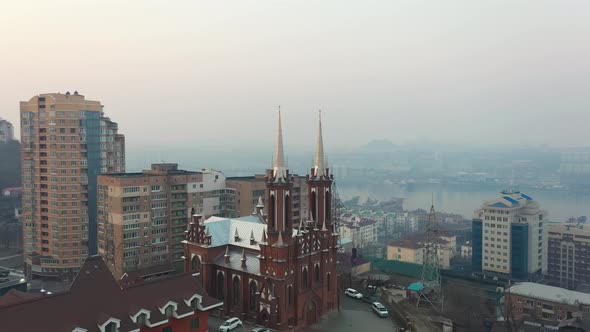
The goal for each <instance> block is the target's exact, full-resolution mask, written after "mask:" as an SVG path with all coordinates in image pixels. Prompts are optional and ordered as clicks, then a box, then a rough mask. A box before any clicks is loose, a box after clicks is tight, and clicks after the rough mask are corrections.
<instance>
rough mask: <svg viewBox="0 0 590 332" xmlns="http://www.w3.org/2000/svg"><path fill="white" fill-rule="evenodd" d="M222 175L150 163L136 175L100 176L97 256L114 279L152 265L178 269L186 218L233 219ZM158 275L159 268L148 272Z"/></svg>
mask: <svg viewBox="0 0 590 332" xmlns="http://www.w3.org/2000/svg"><path fill="white" fill-rule="evenodd" d="M225 186H226V185H225V176H224V175H223V173H221V172H219V171H215V170H210V169H202V170H201V171H198V172H194V171H186V170H179V169H178V165H177V164H153V165H152V167H151V169H150V170H144V171H143V172H140V173H119V174H105V175H100V176H99V177H98V225H99V227H98V240H99V249H98V250H99V253H100V255H102V256H103V257H104V258H105V261H106V262H107V265H109V268H110V269H111V270H112V271H113V273H114V274H115V276H116V277H120V276H121V275H123V273H125V272H130V271H137V270H145V269H147V268H152V267H161V268H169V267H170V266H171V265H177V267H178V268H179V269H182V266H183V265H182V264H183V259H182V256H183V253H184V251H183V244H182V241H183V240H184V239H185V233H184V232H185V231H186V228H187V223H188V220H189V217H190V216H191V212H192V213H199V214H201V215H205V216H207V217H209V216H218V217H234V216H235V190H234V189H228V188H226V187H225ZM152 270H153V271H158V268H154V269H152Z"/></svg>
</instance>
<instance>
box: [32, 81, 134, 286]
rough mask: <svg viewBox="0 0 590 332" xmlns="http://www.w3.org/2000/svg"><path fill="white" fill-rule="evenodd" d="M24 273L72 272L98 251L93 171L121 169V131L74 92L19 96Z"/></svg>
mask: <svg viewBox="0 0 590 332" xmlns="http://www.w3.org/2000/svg"><path fill="white" fill-rule="evenodd" d="M20 115H21V159H22V160H21V161H22V171H21V172H22V187H23V196H22V207H23V213H22V220H23V244H24V245H23V248H24V256H25V258H24V261H25V274H26V275H27V276H28V277H30V278H57V279H62V280H66V279H71V278H72V277H73V276H74V275H75V274H76V272H77V271H78V269H79V267H80V266H81V265H82V262H83V261H84V259H85V258H86V257H87V256H88V255H89V254H90V255H92V254H95V253H96V177H97V174H100V173H104V172H124V171H125V137H124V136H123V135H121V134H119V133H118V126H117V124H116V123H115V122H112V121H111V120H110V119H109V118H107V117H105V116H104V113H103V106H102V105H101V104H100V102H99V101H93V100H86V99H85V98H84V96H83V95H80V94H78V92H74V93H73V94H70V93H69V92H67V93H65V94H61V93H49V94H41V95H38V96H34V97H32V98H31V99H30V100H29V101H24V102H21V103H20Z"/></svg>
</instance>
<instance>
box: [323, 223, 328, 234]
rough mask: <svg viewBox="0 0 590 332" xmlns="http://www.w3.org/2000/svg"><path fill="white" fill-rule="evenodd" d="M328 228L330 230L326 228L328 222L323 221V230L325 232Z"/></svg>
mask: <svg viewBox="0 0 590 332" xmlns="http://www.w3.org/2000/svg"><path fill="white" fill-rule="evenodd" d="M327 230H328V229H327V228H326V223H325V222H323V223H322V231H323V232H325V231H327Z"/></svg>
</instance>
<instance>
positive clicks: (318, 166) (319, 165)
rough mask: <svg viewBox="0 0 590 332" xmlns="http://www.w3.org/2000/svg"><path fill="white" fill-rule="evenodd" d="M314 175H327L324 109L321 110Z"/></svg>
mask: <svg viewBox="0 0 590 332" xmlns="http://www.w3.org/2000/svg"><path fill="white" fill-rule="evenodd" d="M314 173H315V174H314V175H315V176H325V175H326V174H325V173H326V160H325V158H324V142H323V140H322V111H321V110H320V111H319V126H318V141H317V144H316V147H315V162H314Z"/></svg>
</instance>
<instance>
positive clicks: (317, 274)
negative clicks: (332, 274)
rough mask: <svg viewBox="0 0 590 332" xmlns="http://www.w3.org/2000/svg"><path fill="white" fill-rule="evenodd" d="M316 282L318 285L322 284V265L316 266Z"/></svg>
mask: <svg viewBox="0 0 590 332" xmlns="http://www.w3.org/2000/svg"><path fill="white" fill-rule="evenodd" d="M315 282H316V283H317V284H319V283H320V265H319V264H316V265H315Z"/></svg>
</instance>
